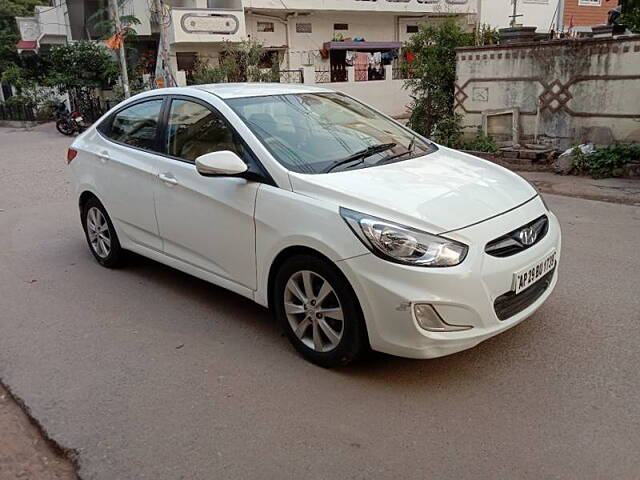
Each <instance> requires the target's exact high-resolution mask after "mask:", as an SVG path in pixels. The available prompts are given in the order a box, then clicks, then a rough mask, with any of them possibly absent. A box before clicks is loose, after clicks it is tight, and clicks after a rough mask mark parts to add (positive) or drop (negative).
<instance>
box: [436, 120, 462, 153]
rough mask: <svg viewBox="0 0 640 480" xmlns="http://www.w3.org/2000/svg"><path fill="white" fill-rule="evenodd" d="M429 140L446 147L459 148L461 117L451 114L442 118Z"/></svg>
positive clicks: (460, 141)
mask: <svg viewBox="0 0 640 480" xmlns="http://www.w3.org/2000/svg"><path fill="white" fill-rule="evenodd" d="M431 138H432V139H433V141H434V142H436V143H440V144H442V145H446V146H447V147H451V148H459V147H460V145H461V144H462V115H460V114H459V113H452V114H451V115H447V116H446V117H442V118H441V119H440V120H439V121H438V123H437V124H436V126H435V128H434V129H433V132H432V134H431Z"/></svg>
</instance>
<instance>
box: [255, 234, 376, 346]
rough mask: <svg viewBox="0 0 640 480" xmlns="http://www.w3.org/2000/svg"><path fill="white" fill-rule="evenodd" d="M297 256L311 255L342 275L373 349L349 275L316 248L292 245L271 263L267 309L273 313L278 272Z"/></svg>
mask: <svg viewBox="0 0 640 480" xmlns="http://www.w3.org/2000/svg"><path fill="white" fill-rule="evenodd" d="M296 255H310V256H313V257H316V258H318V259H320V260H322V261H324V262H325V263H326V264H327V265H328V266H329V267H331V268H332V269H333V270H334V271H335V272H336V273H337V274H338V275H340V276H341V277H342V278H343V279H344V281H345V284H346V285H347V287H348V288H349V290H350V292H351V295H353V298H354V299H355V303H356V307H357V310H358V314H359V317H360V318H359V321H360V322H361V324H362V327H363V339H364V341H365V342H366V344H367V346H368V348H371V344H370V340H369V329H368V326H367V322H366V320H365V318H364V310H363V309H362V304H361V303H360V298H358V295H357V293H356V291H355V289H354V287H353V285H352V284H351V282H350V281H349V278H348V277H347V275H346V274H345V273H344V272H343V271H342V269H341V268H340V267H339V266H338V265H337V264H336V262H334V261H333V260H331V259H330V258H329V257H328V256H326V255H325V254H323V253H321V252H320V251H318V250H316V249H314V248H311V247H306V246H302V245H291V246H288V247H286V248H284V249H283V250H281V251H280V252H279V253H278V254H277V255H276V256H275V258H274V260H273V262H271V265H270V267H269V275H268V280H267V308H269V309H271V310H272V311H273V302H274V294H275V278H276V275H277V273H278V270H279V269H280V267H282V265H284V263H285V262H286V261H287V260H288V259H290V258H292V257H294V256H296Z"/></svg>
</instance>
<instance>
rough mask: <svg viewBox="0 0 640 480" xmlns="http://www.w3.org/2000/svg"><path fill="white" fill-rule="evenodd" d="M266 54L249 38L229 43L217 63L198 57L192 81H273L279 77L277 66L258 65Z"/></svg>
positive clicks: (196, 82) (198, 82)
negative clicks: (266, 67)
mask: <svg viewBox="0 0 640 480" xmlns="http://www.w3.org/2000/svg"><path fill="white" fill-rule="evenodd" d="M265 54H266V51H265V49H264V48H263V47H262V45H260V44H259V43H258V42H256V41H253V40H249V41H243V42H241V43H239V44H237V45H236V44H229V45H227V46H226V48H225V49H224V50H223V51H222V52H221V54H220V58H219V60H218V65H211V64H209V63H208V62H207V61H206V60H201V59H198V61H197V62H196V66H195V69H194V72H193V83H194V84H196V85H197V84H203V83H225V82H269V81H271V82H275V81H278V79H279V66H278V64H277V63H273V65H272V67H271V68H270V69H264V68H261V67H260V62H261V60H262V59H263V58H264V56H265Z"/></svg>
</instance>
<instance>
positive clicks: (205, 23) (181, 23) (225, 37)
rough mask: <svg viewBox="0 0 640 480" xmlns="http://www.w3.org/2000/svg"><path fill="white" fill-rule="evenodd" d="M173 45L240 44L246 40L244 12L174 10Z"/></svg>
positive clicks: (203, 9)
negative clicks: (189, 43)
mask: <svg viewBox="0 0 640 480" xmlns="http://www.w3.org/2000/svg"><path fill="white" fill-rule="evenodd" d="M171 32H172V35H171V38H170V42H171V43H182V42H239V41H242V40H243V39H244V38H246V26H245V19H244V12H243V11H242V10H216V9H210V8H172V9H171Z"/></svg>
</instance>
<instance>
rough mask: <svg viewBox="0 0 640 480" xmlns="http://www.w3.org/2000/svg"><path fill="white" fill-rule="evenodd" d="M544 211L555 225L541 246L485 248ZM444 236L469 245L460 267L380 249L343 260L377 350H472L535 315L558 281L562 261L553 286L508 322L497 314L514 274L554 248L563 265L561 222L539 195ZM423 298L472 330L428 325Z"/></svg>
mask: <svg viewBox="0 0 640 480" xmlns="http://www.w3.org/2000/svg"><path fill="white" fill-rule="evenodd" d="M542 214H546V215H547V216H548V218H549V230H548V232H547V234H546V235H545V237H544V238H543V239H542V240H541V241H539V242H538V243H537V244H535V245H534V246H532V247H530V248H529V249H527V250H524V251H522V252H520V253H518V254H515V255H512V256H510V257H505V258H497V257H492V256H490V255H488V254H486V253H485V252H484V247H485V245H486V244H487V243H488V242H490V241H491V240H494V239H495V238H497V237H499V236H501V235H503V234H505V233H507V232H510V231H513V230H515V229H517V228H519V227H521V226H522V225H525V224H526V223H528V222H530V221H532V220H534V219H536V218H538V217H539V216H540V215H542ZM445 236H447V237H449V238H451V239H453V240H458V241H461V242H463V243H465V244H467V245H469V246H470V247H469V252H468V254H467V258H466V259H465V260H464V261H463V262H462V263H461V264H460V265H458V266H456V267H449V268H424V267H412V266H406V265H399V264H395V263H391V262H388V261H385V260H383V259H380V258H378V257H376V256H375V255H373V254H367V255H361V256H358V257H354V258H350V259H346V260H343V261H341V262H339V266H340V268H341V269H342V271H343V272H344V273H345V275H346V276H347V278H348V279H349V281H350V282H351V285H352V286H353V288H354V290H355V292H356V295H357V296H358V299H359V301H360V305H361V307H362V310H363V313H364V316H365V320H366V323H367V329H368V332H369V341H370V343H371V347H372V348H373V349H374V350H378V351H381V352H385V353H389V354H392V355H398V356H403V357H410V358H435V357H441V356H444V355H449V354H452V353H455V352H459V351H462V350H465V349H467V348H471V347H473V346H475V345H477V344H478V343H480V342H482V341H484V340H486V339H488V338H490V337H492V336H494V335H497V334H499V333H501V332H503V331H505V330H507V329H509V328H511V327H513V326H515V325H517V324H518V323H520V322H521V321H523V320H524V319H526V318H527V317H529V316H531V315H532V314H533V313H534V312H535V311H536V310H537V309H538V308H539V307H540V306H541V305H542V304H543V303H544V302H545V300H546V299H547V298H548V297H549V295H550V294H551V292H552V291H553V289H554V287H555V285H556V283H557V280H558V264H557V263H556V267H555V270H554V271H553V273H551V274H550V275H549V277H550V278H548V279H547V280H548V286H547V288H546V289H544V291H543V292H542V293H541V294H540V295H539V296H537V298H536V299H535V301H533V302H532V303H530V304H528V306H527V307H526V308H524V309H523V310H522V311H520V312H519V313H517V314H515V315H513V316H511V317H509V318H506V319H505V320H500V319H499V318H498V316H497V315H496V312H495V309H494V302H495V300H496V298H498V297H500V296H501V295H504V294H505V293H507V292H510V291H511V290H512V285H513V275H514V273H515V272H518V271H520V270H522V269H523V268H526V267H528V266H530V265H532V264H535V263H536V262H537V261H539V260H541V259H543V258H544V257H545V256H546V255H548V254H549V253H551V252H552V251H554V250H555V251H556V252H557V257H556V262H557V261H558V260H559V259H560V248H561V234H560V226H559V224H558V220H557V219H556V217H555V215H553V214H552V213H551V212H547V211H546V209H545V207H544V204H543V203H542V201H541V200H540V199H539V198H535V199H534V200H532V201H530V202H528V203H526V204H525V205H523V206H521V207H519V208H517V209H515V210H512V211H510V212H508V213H505V214H503V215H500V216H498V217H495V218H493V219H490V220H487V221H485V222H482V223H479V224H477V225H473V226H470V227H467V228H465V229H462V230H459V231H456V232H450V233H448V234H446V235H445ZM542 281H544V280H542ZM534 285H535V284H534ZM532 287H533V285H532V286H531V287H529V288H532ZM525 291H526V290H525ZM419 303H420V304H423V303H427V304H430V305H432V306H433V307H434V309H435V310H436V311H437V312H438V314H439V315H440V317H441V318H442V319H443V320H444V321H445V322H446V323H448V324H451V325H467V326H472V327H473V328H471V329H468V330H463V331H456V332H433V331H428V330H425V329H423V328H421V327H420V326H419V324H418V322H417V321H416V319H415V317H414V314H413V310H414V305H415V304H419Z"/></svg>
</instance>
